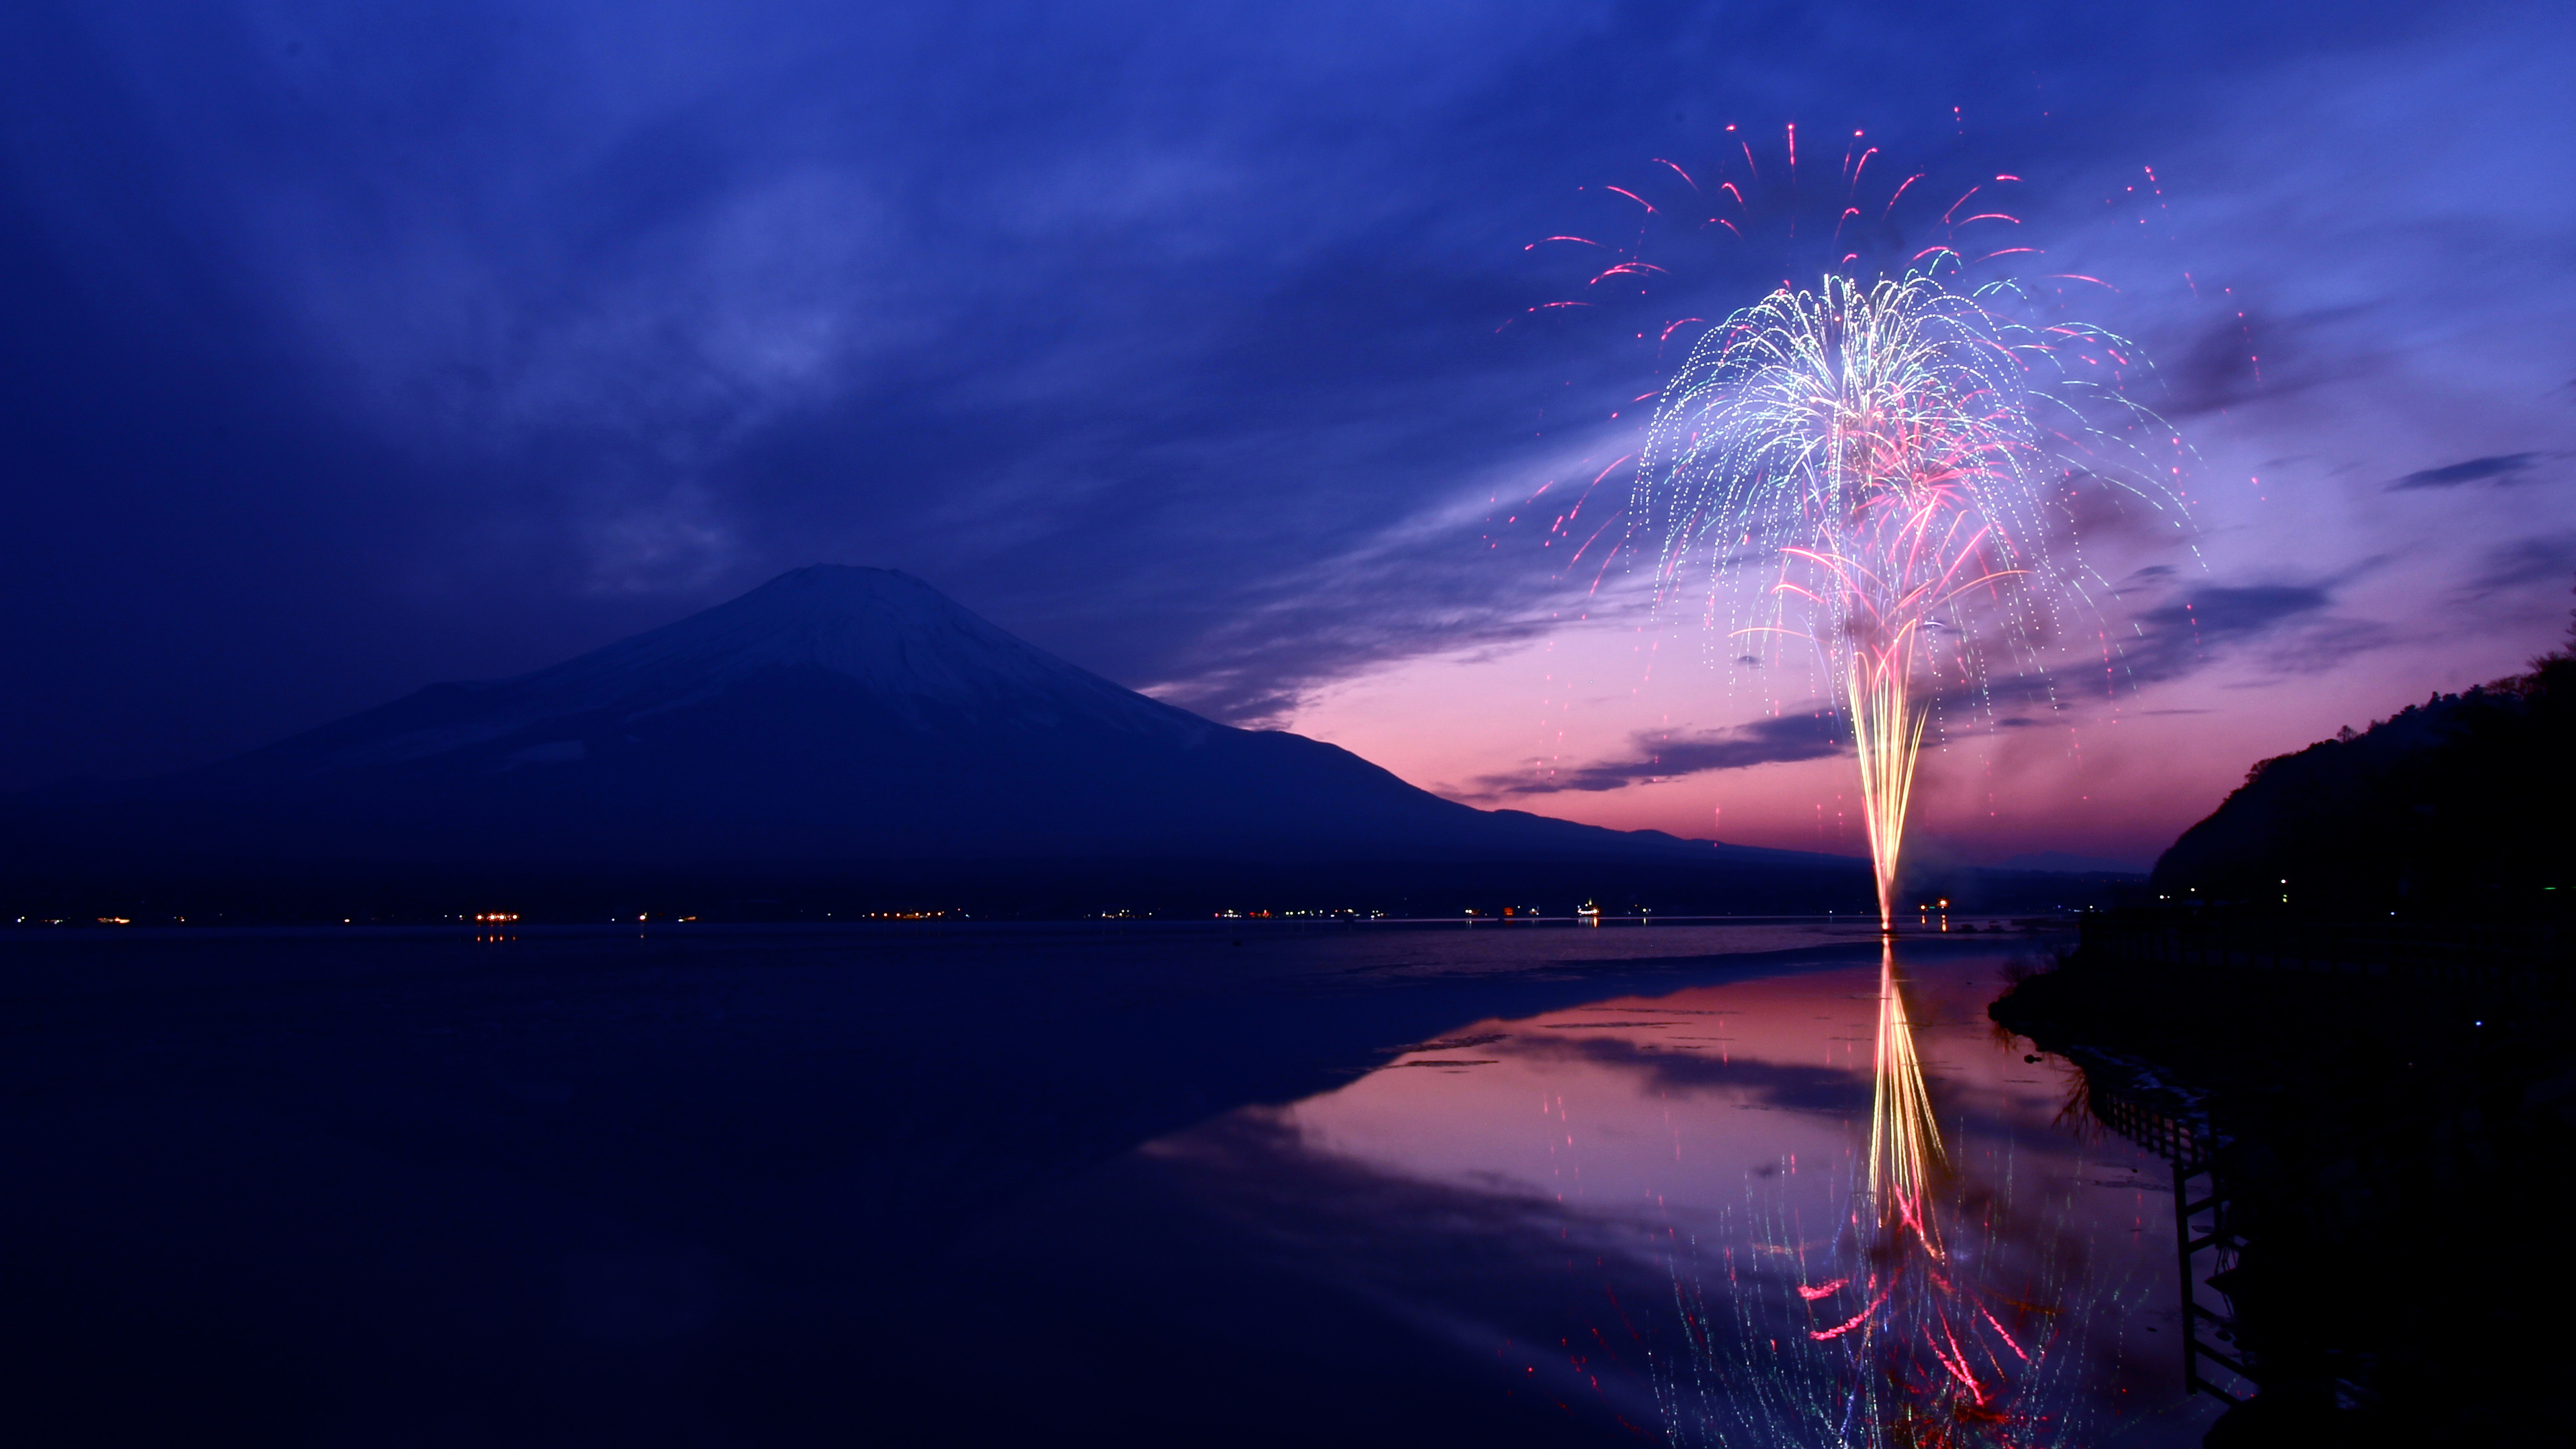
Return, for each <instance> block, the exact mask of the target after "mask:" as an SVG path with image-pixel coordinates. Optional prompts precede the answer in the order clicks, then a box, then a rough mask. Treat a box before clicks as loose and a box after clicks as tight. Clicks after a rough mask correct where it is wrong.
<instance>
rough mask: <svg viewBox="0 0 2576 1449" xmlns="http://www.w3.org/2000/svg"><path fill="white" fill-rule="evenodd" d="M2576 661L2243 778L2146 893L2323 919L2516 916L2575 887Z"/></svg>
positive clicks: (2553, 660) (2168, 858)
mask: <svg viewBox="0 0 2576 1449" xmlns="http://www.w3.org/2000/svg"><path fill="white" fill-rule="evenodd" d="M2571 806H2576V658H2570V657H2569V656H2568V655H2566V654H2563V653H2561V654H2553V655H2550V656H2548V657H2547V658H2544V659H2540V660H2536V661H2534V667H2533V670H2532V672H2531V673H2529V674H2526V675H2519V676H2516V677H2513V678H2510V679H2502V680H2498V681H2496V682H2494V683H2492V684H2488V685H2484V686H2480V687H2475V688H2471V689H2469V690H2467V691H2466V692H2464V693H2461V694H2447V695H2446V694H2437V695H2435V696H2433V697H2432V698H2431V699H2429V700H2427V701H2425V702H2424V703H2423V704H2420V705H2411V706H2409V707H2407V708H2406V709H2404V710H2401V711H2399V712H2398V713H2397V714H2396V715H2394V716H2392V717H2390V718H2388V719H2384V720H2381V721H2379V722H2378V723H2376V724H2374V725H2372V726H2371V727H2370V728H2369V729H2367V730H2363V731H2360V732H2358V733H2355V732H2354V731H2352V730H2350V729H2347V730H2345V731H2344V732H2343V733H2342V734H2340V735H2338V736H2336V737H2335V738H2333V739H2330V740H2321V741H2319V742H2317V743H2316V744H2313V745H2310V746H2309V747H2308V748H2306V749H2304V750H2301V751H2299V752H2298V753H2296V754H2290V755H2281V756H2278V757H2276V758H2273V759H2269V760H2265V761H2263V762H2261V763H2260V764H2258V765H2256V766H2255V767H2254V768H2253V769H2252V770H2251V771H2249V772H2248V773H2247V775H2246V777H2245V784H2244V785H2243V786H2242V787H2241V788H2239V789H2238V790H2236V791H2235V792H2234V793H2233V794H2231V795H2229V796H2228V797H2227V800H2226V802H2225V803H2223V804H2221V805H2220V806H2219V807H2218V809H2217V810H2216V811H2215V812H2214V813H2213V814H2211V815H2210V817H2209V818H2208V819H2206V820H2203V821H2201V822H2200V823H2199V824H2198V825H2195V826H2193V827H2192V828H2191V829H2189V830H2187V831H2185V832H2184V833H2183V836H2182V838H2181V839H2180V840H2177V841H2176V842H2174V845H2173V847H2172V848H2171V849H2170V850H2167V851H2166V852H2165V854H2164V857H2163V859H2161V860H2159V861H2158V862H2157V863H2156V870H2155V876H2154V889H2155V891H2156V892H2157V893H2158V894H2160V895H2166V896H2172V897H2177V898H2181V897H2187V896H2196V897H2197V898H2198V899H2201V900H2204V901H2242V902H2269V903H2275V904H2278V903H2283V902H2286V903H2287V904H2288V905H2289V906H2290V907H2291V908H2292V909H2293V910H2296V911H2299V912H2302V913H2314V914H2321V915H2336V916H2356V915H2363V916H2384V915H2385V914H2386V913H2388V912H2392V911H2394V912H2398V913H2401V914H2406V915H2458V914H2479V915H2495V914H2504V915H2517V916H2518V915H2529V914H2535V913H2542V912H2547V911H2551V910H2553V909H2554V908H2555V905H2556V897H2557V895H2558V894H2559V893H2560V892H2561V891H2562V890H2564V889H2567V888H2569V887H2570V886H2571V882H2576V870H2571V860H2570V841H2569V835H2568V821H2569V819H2570V810H2571Z"/></svg>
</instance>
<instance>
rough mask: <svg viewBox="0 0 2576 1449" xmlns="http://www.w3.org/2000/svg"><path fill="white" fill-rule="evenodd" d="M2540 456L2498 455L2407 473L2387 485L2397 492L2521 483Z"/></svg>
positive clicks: (2523, 454) (2521, 454) (2525, 454)
mask: <svg viewBox="0 0 2576 1449" xmlns="http://www.w3.org/2000/svg"><path fill="white" fill-rule="evenodd" d="M2539 462H2540V455H2539V454H2538V453H2497V454H2495V455H2493V456H2492V457H2485V458H2471V459H2469V460H2468V461H2467V462H2465V463H2452V464H2449V465H2447V466H2445V467H2440V468H2425V469H2422V470H2420V471H2418V472H2413V473H2409V474H2407V475H2406V476H2405V477H2403V478H2400V479H2398V480H2397V481H2396V482H2394V483H2391V484H2389V485H2388V487H2389V489H2390V491H2392V492H2394V491H2396V490H2398V489H2401V488H2457V487H2459V486H2460V485H2461V484H2463V483H2486V482H2496V483H2519V482H2521V481H2523V479H2522V476H2521V475H2523V474H2525V473H2528V472H2530V471H2531V470H2532V469H2533V468H2534V467H2536V466H2538V464H2539Z"/></svg>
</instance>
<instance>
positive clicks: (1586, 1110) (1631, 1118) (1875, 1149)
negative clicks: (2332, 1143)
mask: <svg viewBox="0 0 2576 1449" xmlns="http://www.w3.org/2000/svg"><path fill="white" fill-rule="evenodd" d="M2004 965H2005V962H2004V961H2003V960H2002V958H2000V957H1987V958H1979V959H1973V960H1962V959H1958V958H1956V957H1953V958H1951V959H1948V960H1943V961H1935V962H1927V963H1922V964H1920V965H1916V966H1913V967H1911V968H1907V967H1905V966H1904V965H1903V964H1902V963H1900V961H1899V960H1898V958H1897V956H1896V954H1895V953H1894V952H1893V951H1890V952H1889V953H1888V954H1886V955H1884V956H1883V957H1882V959H1881V960H1880V961H1879V962H1878V963H1877V964H1876V965H1875V966H1874V967H1873V966H1857V967H1852V966H1843V967H1833V968H1827V969H1809V970H1804V971H1800V972H1797V973H1795V974H1789V975H1782V976H1776V977H1771V978H1767V979H1756V980H1746V981H1738V982H1733V983H1730V984H1726V985H1722V986H1710V987H1695V988H1692V989H1688V990H1683V991H1679V992H1675V993H1672V994H1670V995H1663V996H1651V997H1617V998H1611V999H1607V1000H1602V1001H1597V1002H1593V1003H1590V1004H1587V1005H1584V1006H1580V1007H1575V1008H1570V1009H1565V1010H1559V1011H1551V1012H1548V1013H1545V1014H1543V1015H1540V1016H1536V1017H1530V1018H1526V1019H1519V1020H1492V1021H1484V1022H1478V1023H1475V1024H1473V1025H1471V1026H1468V1027H1465V1028H1462V1029H1460V1030H1457V1031H1454V1032H1450V1033H1447V1034H1445V1035H1444V1036H1443V1037H1441V1038H1440V1039H1437V1040H1432V1041H1426V1042H1423V1043H1422V1044H1420V1045H1419V1046H1418V1047H1416V1048H1415V1049H1414V1050H1412V1051H1410V1052H1408V1053H1405V1054H1403V1056H1402V1057H1401V1058H1400V1059H1399V1060H1397V1061H1396V1062H1394V1063H1392V1064H1391V1065H1389V1066H1387V1067H1386V1068H1384V1069H1382V1070H1379V1071H1376V1072H1373V1073H1371V1074H1369V1075H1368V1076H1365V1077H1363V1078H1361V1079H1359V1080H1357V1081H1355V1082H1353V1083H1352V1084H1351V1085H1349V1086H1348V1087H1345V1088H1343V1089H1341V1090H1339V1091H1336V1092H1332V1093H1329V1094H1326V1095H1323V1096H1319V1097H1315V1098H1310V1099H1308V1100H1305V1101H1302V1102H1298V1103H1296V1104H1294V1105H1291V1106H1287V1107H1281V1108H1265V1109H1253V1110H1251V1111H1247V1112H1245V1113H1239V1114H1234V1115H1233V1116H1232V1117H1230V1118H1228V1119H1225V1120H1224V1121H1221V1122H1220V1123H1216V1124H1211V1125H1210V1126H1209V1127H1207V1128H1203V1129H1200V1130H1199V1131H1198V1132H1194V1133H1190V1134H1184V1135H1183V1136H1181V1137H1178V1138H1174V1139H1169V1140H1167V1141H1165V1142H1164V1143H1161V1144H1158V1145H1157V1147H1156V1148H1155V1149H1154V1151H1155V1152H1156V1154H1157V1155H1159V1156H1161V1157H1164V1158H1166V1159H1168V1160H1173V1161H1176V1162H1189V1161H1193V1160H1196V1161H1200V1162H1203V1163H1213V1162H1215V1161H1216V1160H1217V1159H1219V1158H1223V1159H1224V1160H1225V1161H1226V1162H1227V1163H1228V1164H1229V1166H1230V1167H1231V1168H1233V1169H1235V1170H1237V1171H1240V1170H1241V1166H1242V1161H1243V1156H1242V1154H1243V1152H1244V1145H1245V1143H1246V1142H1247V1141H1250V1140H1252V1139H1253V1138H1254V1137H1256V1136H1257V1137H1258V1138H1260V1139H1261V1140H1264V1141H1267V1142H1270V1143H1272V1144H1273V1145H1274V1146H1273V1150H1274V1151H1275V1152H1276V1154H1277V1156H1276V1158H1275V1159H1274V1160H1273V1161H1272V1164H1271V1168H1270V1170H1269V1171H1268V1172H1267V1173H1266V1174H1265V1179H1266V1180H1265V1186H1264V1187H1263V1189H1262V1190H1261V1192H1260V1193H1258V1194H1254V1195H1252V1196H1251V1198H1250V1199H1248V1200H1253V1201H1257V1202H1258V1203H1259V1204H1260V1206H1258V1207H1257V1208H1256V1209H1254V1211H1256V1212H1259V1213H1267V1214H1269V1215H1270V1216H1271V1217H1272V1218H1273V1219H1274V1220H1276V1221H1280V1222H1285V1221H1287V1220H1288V1219H1290V1218H1299V1219H1300V1220H1301V1221H1309V1220H1311V1219H1312V1217H1313V1215H1314V1214H1315V1212H1316V1211H1317V1210H1318V1208H1317V1203H1318V1201H1319V1200H1321V1199H1324V1198H1331V1199H1332V1200H1333V1202H1334V1203H1335V1204H1336V1205H1337V1209H1338V1210H1339V1211H1341V1212H1345V1213H1354V1212H1359V1211H1361V1209H1359V1208H1358V1206H1357V1204H1358V1201H1359V1198H1358V1195H1357V1194H1356V1193H1355V1192H1354V1190H1353V1189H1352V1187H1351V1183H1352V1182H1353V1180H1354V1179H1355V1178H1360V1177H1365V1178H1370V1179H1374V1180H1376V1181H1380V1182H1390V1183H1392V1182H1401V1183H1409V1184H1413V1185H1415V1186H1416V1187H1417V1188H1419V1189H1423V1190H1427V1191H1429V1192H1431V1193H1432V1194H1433V1196H1431V1197H1421V1196H1419V1195H1418V1194H1417V1196H1416V1198H1415V1199H1414V1200H1416V1201H1418V1202H1426V1203H1427V1202H1438V1203H1440V1204H1442V1205H1443V1206H1441V1208H1440V1209H1439V1211H1440V1212H1441V1213H1443V1214H1445V1221H1446V1222H1448V1223H1452V1224H1456V1225H1457V1227H1456V1229H1455V1231H1456V1234H1457V1235H1459V1239H1460V1241H1461V1242H1462V1243H1463V1242H1464V1241H1465V1240H1466V1238H1467V1237H1468V1236H1472V1237H1473V1238H1474V1240H1475V1244H1476V1246H1475V1248H1474V1251H1475V1253H1476V1254H1477V1257H1478V1261H1479V1263H1480V1264H1481V1265H1482V1267H1481V1268H1480V1272H1481V1274H1482V1277H1483V1281H1482V1282H1480V1283H1479V1284H1478V1285H1477V1287H1476V1289H1475V1291H1473V1292H1472V1293H1471V1292H1467V1291H1464V1290H1461V1289H1459V1288H1457V1287H1456V1286H1455V1285H1447V1286H1443V1285H1441V1284H1439V1283H1437V1282H1436V1281H1435V1280H1436V1275H1434V1274H1432V1273H1430V1272H1428V1271H1427V1270H1426V1269H1424V1268H1423V1267H1422V1266H1421V1265H1420V1263H1418V1262H1416V1263H1411V1264H1394V1265H1389V1264H1385V1263H1379V1264H1377V1265H1375V1266H1373V1267H1372V1268H1370V1269H1369V1270H1368V1271H1369V1273H1370V1274H1371V1275H1373V1276H1371V1278H1370V1281H1369V1282H1368V1283H1367V1284H1366V1285H1363V1292H1364V1293H1365V1295H1366V1296H1368V1297H1370V1298H1371V1299H1372V1300H1373V1301H1378V1302H1381V1303H1386V1304H1390V1305H1400V1312H1401V1313H1402V1314H1403V1315H1405V1316H1407V1317H1408V1318H1410V1319H1412V1320H1414V1321H1417V1322H1420V1323H1426V1324H1429V1323H1437V1324H1438V1325H1440V1329H1439V1332H1440V1335H1441V1336H1442V1337H1443V1338H1444V1339H1446V1340H1447V1341H1448V1342H1449V1343H1450V1344H1451V1345H1452V1346H1453V1347H1454V1348H1457V1349H1462V1350H1465V1351H1468V1352H1473V1353H1480V1354H1491V1355H1493V1356H1494V1357H1495V1358H1496V1359H1497V1360H1498V1361H1499V1362H1500V1364H1501V1365H1502V1367H1504V1368H1505V1369H1507V1370H1508V1371H1509V1374H1510V1375H1511V1376H1514V1377H1511V1378H1510V1379H1509V1380H1508V1381H1507V1382H1506V1384H1505V1387H1504V1391H1505V1392H1507V1393H1523V1394H1527V1395H1532V1396H1535V1397H1538V1398H1542V1399H1547V1400H1550V1401H1551V1402H1553V1403H1554V1404H1555V1405H1556V1407H1558V1408H1561V1409H1564V1410H1565V1411H1566V1412H1567V1413H1569V1414H1572V1413H1576V1412H1577V1411H1579V1410H1585V1409H1587V1408H1589V1409H1590V1410H1595V1411H1599V1412H1600V1413H1602V1414H1606V1415H1607V1416H1608V1417H1610V1418H1611V1419H1613V1420H1615V1421H1616V1422H1618V1423H1620V1424H1623V1425H1626V1426H1629V1427H1630V1428H1632V1429H1649V1428H1651V1429H1653V1430H1659V1431H1660V1435H1659V1437H1661V1438H1663V1439H1665V1440H1666V1441H1668V1442H1672V1443H1677V1444H1691V1445H1699V1444H1709V1445H1720V1444H1765V1445H1781V1444H1797V1445H1819V1446H1825V1445H1831V1446H1861V1445H1873V1446H1874V1445H1935V1444H1997V1445H2001V1444H2013V1445H2033V1444H2055V1445H2077V1444H2093V1443H2108V1442H2118V1443H2122V1444H2166V1443H2170V1444H2191V1443H2197V1442H2198V1439H2199V1435H2200V1432H2201V1430H2202V1429H2203V1428H2205V1426H2206V1420H2207V1417H2208V1415H2207V1413H2206V1412H2205V1410H2204V1409H2203V1408H2201V1407H2199V1406H2194V1405H2191V1404H2189V1403H2188V1402H2187V1401H2185V1400H2184V1398H2183V1396H2182V1394H2181V1393H2180V1391H2179V1387H2178V1386H2179V1367H2178V1353H2179V1341H2180V1334H2179V1328H2178V1316H2177V1313H2176V1305H2175V1303H2174V1301H2173V1289H2172V1285H2171V1284H2170V1282H2169V1281H2167V1279H2166V1278H2165V1277H2164V1276H2163V1275H2161V1274H2160V1273H2159V1271H2158V1270H2159V1269H2160V1268H2162V1267H2163V1266H2164V1265H2165V1264H2166V1262H2167V1260H2168V1255H2169V1254H2170V1253H2171V1251H2172V1248H2171V1237H2170V1234H2171V1224H2172V1205H2171V1202H2170V1200H2169V1198H2168V1197H2167V1196H2166V1195H2165V1193H2166V1180H2165V1176H2164V1174H2163V1173H2162V1172H2161V1171H2160V1170H2159V1169H2160V1167H2161V1164H2160V1163H2158V1162H2157V1161H2156V1160H2155V1159H2152V1158H2150V1157H2148V1156H2146V1155H2144V1154H2142V1153H2140V1152H2138V1151H2136V1150H2135V1149H2133V1148H2131V1147H2130V1146H2129V1145H2128V1144H2126V1143H2124V1142H2121V1141H2119V1140H2118V1139H2115V1138H2114V1139H2104V1138H2101V1137H2100V1136H2099V1135H2098V1134H2096V1135H2095V1136H2094V1137H2093V1138H2092V1139H2091V1140H2087V1139H2086V1138H2085V1137H2084V1136H2082V1135H2079V1134H2076V1133H2072V1132H2069V1131H2068V1130H2066V1129H2065V1128H2064V1127H2063V1126H2061V1125H2060V1124H2059V1118H2060V1115H2061V1113H2062V1112H2063V1110H2064V1107H2065V1104H2066V1101H2067V1096H2068V1093H2069V1092H2070V1091H2071V1090H2073V1089H2074V1086H2075V1082H2076V1081H2077V1078H2076V1077H2075V1076H2074V1074H2072V1073H2071V1072H2067V1071H2064V1070H2062V1069H2058V1068H2055V1067H2053V1066H2049V1065H2034V1064H2033V1063H2031V1062H2029V1061H2026V1060H2025V1056H2026V1055H2027V1046H2026V1044H2024V1043H2021V1042H2019V1041H2017V1040H2011V1039H1998V1038H1997V1037H1996V1036H1995V1035H1994V1034H1993V1032H1992V1030H1991V1028H1990V1027H1989V1025H1988V1024H1987V1023H1986V1021H1985V1020H1984V1016H1983V1008H1984V1005H1985V1003H1986V1001H1987V1000H1989V999H1991V997H1992V996H1993V995H1994V994H1995V993H1996V991H1998V990H1999V989H2000V986H2001V982H2002V970H2003V967H2004ZM1256 1128H1257V1130H1256ZM1238 1198H1239V1200H1243V1199H1242V1195H1238ZM1470 1223H1472V1225H1473V1227H1472V1232H1470V1229H1469V1228H1468V1227H1467V1226H1466V1225H1468V1224H1470ZM1348 1226H1349V1228H1350V1230H1351V1232H1352V1233H1353V1234H1354V1235H1356V1234H1357V1233H1358V1232H1360V1231H1363V1229H1362V1227H1361V1225H1358V1224H1350V1225H1348ZM1442 1230H1443V1228H1442V1223H1441V1222H1433V1223H1423V1222H1418V1221H1417V1222H1411V1223H1407V1224H1405V1225H1403V1231H1404V1233H1405V1235H1406V1236H1407V1237H1408V1238H1409V1239H1411V1240H1413V1241H1414V1242H1415V1244H1416V1248H1415V1252H1416V1254H1417V1255H1419V1254H1422V1253H1427V1252H1439V1251H1442V1250H1441V1249H1439V1248H1437V1247H1432V1246H1428V1245H1425V1244H1423V1242H1422V1239H1423V1236H1424V1235H1425V1234H1431V1235H1434V1236H1436V1235H1437V1234H1438V1233H1439V1232H1440V1231H1442ZM1498 1237H1508V1238H1510V1239H1511V1240H1512V1242H1513V1244H1514V1248H1513V1251H1512V1252H1511V1253H1508V1254H1505V1253H1498V1252H1497V1251H1496V1239H1497V1238H1498ZM1337 1241H1348V1239H1347V1238H1344V1237H1341V1236H1340V1235H1338V1234H1311V1235H1308V1236H1306V1237H1304V1238H1302V1239H1301V1250H1302V1251H1304V1252H1306V1253H1307V1254H1309V1255H1310V1256H1309V1262H1310V1265H1311V1269H1312V1271H1313V1272H1315V1273H1317V1274H1318V1275H1330V1274H1333V1273H1337V1272H1356V1271H1358V1270H1355V1269H1351V1268H1349V1266H1348V1265H1347V1264H1345V1263H1341V1262H1338V1261H1336V1254H1337V1253H1338V1252H1340V1249H1338V1248H1337V1247H1336V1246H1335V1243H1336V1242H1337ZM1461 1251H1464V1249H1463V1248H1462V1249H1461ZM1514 1274H1517V1275H1520V1276H1521V1277H1522V1278H1523V1279H1524V1280H1525V1282H1526V1284H1527V1285H1528V1286H1527V1288H1526V1290H1525V1291H1523V1292H1520V1293H1518V1294H1515V1293H1513V1292H1510V1291H1507V1289H1506V1285H1505V1284H1504V1282H1503V1281H1502V1280H1503V1279H1505V1278H1507V1277H1509V1276H1511V1275H1514ZM1568 1280H1579V1282H1580V1283H1588V1284H1589V1285H1590V1287H1589V1288H1588V1290H1580V1291H1572V1290H1575V1289H1576V1288H1577V1283H1575V1282H1569V1281H1568ZM1542 1284H1543V1285H1544V1286H1541V1285H1542Z"/></svg>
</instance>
